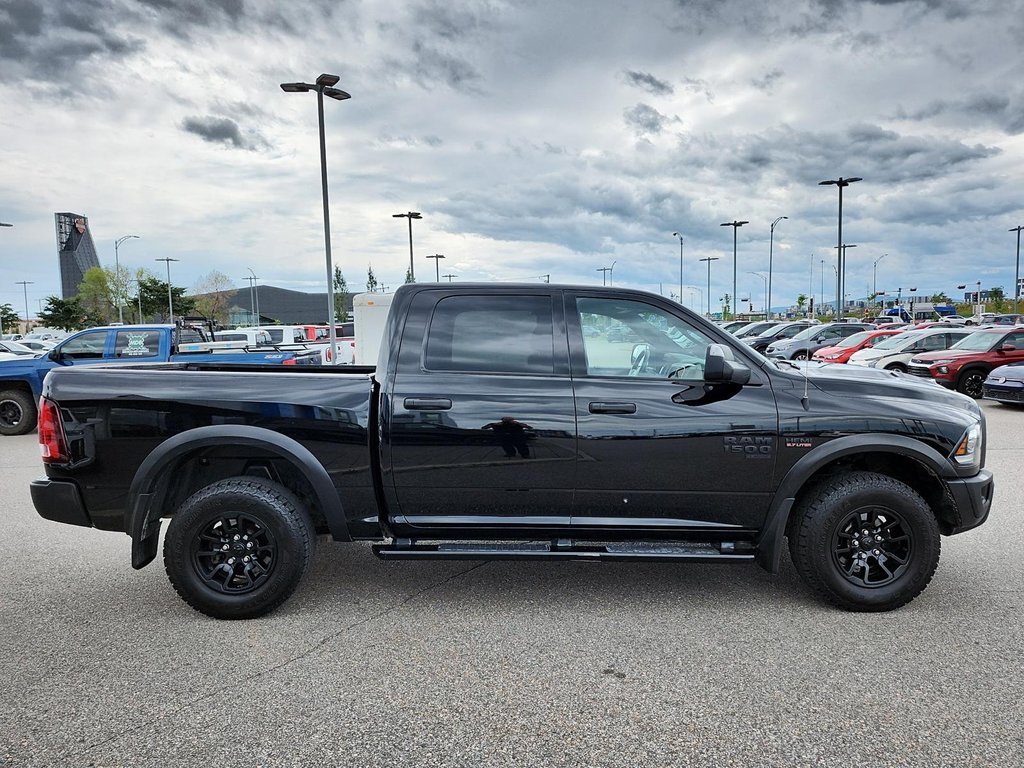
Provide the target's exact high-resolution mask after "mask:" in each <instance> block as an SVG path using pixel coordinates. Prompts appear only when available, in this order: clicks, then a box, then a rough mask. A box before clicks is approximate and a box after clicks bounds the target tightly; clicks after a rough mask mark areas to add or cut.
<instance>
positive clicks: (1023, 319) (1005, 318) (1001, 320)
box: [989, 314, 1024, 325]
mask: <svg viewBox="0 0 1024 768" xmlns="http://www.w3.org/2000/svg"><path fill="white" fill-rule="evenodd" d="M989 324H991V325H1021V324H1024V315H1017V314H1006V315H996V316H995V317H993V318H992V319H991V320H990V321H989Z"/></svg>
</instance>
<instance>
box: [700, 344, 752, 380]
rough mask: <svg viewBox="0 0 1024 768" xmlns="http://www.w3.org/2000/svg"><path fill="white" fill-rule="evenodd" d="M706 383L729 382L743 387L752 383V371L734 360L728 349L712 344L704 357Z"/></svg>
mask: <svg viewBox="0 0 1024 768" xmlns="http://www.w3.org/2000/svg"><path fill="white" fill-rule="evenodd" d="M704 381H706V382H727V383H730V384H739V385H740V386H742V385H744V384H746V383H747V382H748V381H750V369H749V368H747V366H745V365H744V364H743V363H740V362H738V361H736V360H733V359H732V354H731V352H730V351H729V349H728V347H725V346H723V345H722V344H710V345H708V351H707V354H706V355H705V356H704Z"/></svg>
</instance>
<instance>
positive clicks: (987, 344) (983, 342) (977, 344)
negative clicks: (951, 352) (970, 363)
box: [950, 331, 1003, 352]
mask: <svg viewBox="0 0 1024 768" xmlns="http://www.w3.org/2000/svg"><path fill="white" fill-rule="evenodd" d="M1001 338H1003V331H999V332H997V333H992V332H991V331H978V332H977V333H972V334H970V335H969V336H964V337H963V338H962V339H960V341H958V342H957V343H956V344H954V345H953V346H952V347H950V349H963V350H967V351H968V352H988V351H989V350H990V349H992V347H994V346H995V344H996V342H997V341H999V340H1000V339H1001Z"/></svg>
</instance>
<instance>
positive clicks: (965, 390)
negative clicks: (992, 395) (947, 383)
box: [956, 368, 986, 400]
mask: <svg viewBox="0 0 1024 768" xmlns="http://www.w3.org/2000/svg"><path fill="white" fill-rule="evenodd" d="M985 378H986V373H985V372H984V371H979V370H978V369H977V368H972V369H971V370H967V371H964V372H963V373H961V374H960V377H959V378H958V379H957V380H956V391H957V392H960V393H962V394H965V395H967V396H968V397H973V398H974V399H975V400H977V399H978V398H979V397H981V396H982V395H984V394H985Z"/></svg>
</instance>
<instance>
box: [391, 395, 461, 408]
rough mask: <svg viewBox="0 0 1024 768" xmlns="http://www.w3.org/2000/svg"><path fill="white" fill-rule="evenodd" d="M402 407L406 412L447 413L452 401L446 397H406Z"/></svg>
mask: <svg viewBox="0 0 1024 768" xmlns="http://www.w3.org/2000/svg"><path fill="white" fill-rule="evenodd" d="M402 405H404V406H405V410H407V411H447V410H449V409H450V408H451V407H452V401H451V400H450V399H448V398H447V397H407V398H405V400H403V401H402Z"/></svg>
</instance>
